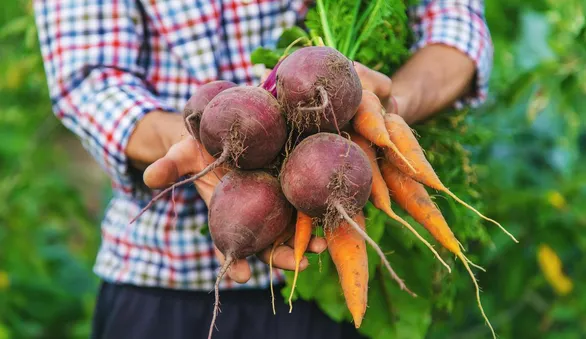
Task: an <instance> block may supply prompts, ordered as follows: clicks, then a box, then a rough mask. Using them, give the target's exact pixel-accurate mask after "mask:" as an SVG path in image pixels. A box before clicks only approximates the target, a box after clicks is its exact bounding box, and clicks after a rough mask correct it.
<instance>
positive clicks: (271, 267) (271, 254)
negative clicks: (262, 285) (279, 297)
mask: <svg viewBox="0 0 586 339" xmlns="http://www.w3.org/2000/svg"><path fill="white" fill-rule="evenodd" d="M275 248H277V243H276V242H275V244H274V245H273V248H272V249H271V253H270V255H269V279H270V281H271V283H270V284H271V305H272V306H273V315H276V314H277V311H276V310H275V291H274V289H273V254H274V252H275Z"/></svg>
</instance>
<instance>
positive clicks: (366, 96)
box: [352, 90, 416, 172]
mask: <svg viewBox="0 0 586 339" xmlns="http://www.w3.org/2000/svg"><path fill="white" fill-rule="evenodd" d="M383 112H384V111H383V107H382V106H381V103H380V100H379V99H378V97H377V96H376V94H374V93H372V92H371V91H368V90H362V101H361V102H360V106H358V110H357V111H356V114H355V115H354V118H353V119H352V127H353V128H354V130H355V131H356V132H357V133H358V134H360V135H361V136H363V137H364V138H366V139H368V140H369V141H370V142H372V143H373V144H375V145H377V146H379V147H384V148H387V149H389V150H391V151H392V152H393V153H394V154H395V155H396V156H397V157H398V158H399V159H401V161H402V162H403V165H405V166H407V167H408V168H409V169H410V170H411V171H413V172H416V170H415V168H413V166H412V165H411V164H410V163H409V161H408V160H407V159H406V158H405V156H404V155H403V154H402V153H401V152H400V151H399V149H397V146H396V145H395V144H394V143H393V141H391V139H390V137H389V132H387V130H386V128H385V121H384V119H383Z"/></svg>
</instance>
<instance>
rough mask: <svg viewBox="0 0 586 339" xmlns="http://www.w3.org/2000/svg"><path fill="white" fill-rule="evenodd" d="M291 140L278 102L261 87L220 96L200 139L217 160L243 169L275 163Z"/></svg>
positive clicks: (207, 115) (203, 121)
mask: <svg viewBox="0 0 586 339" xmlns="http://www.w3.org/2000/svg"><path fill="white" fill-rule="evenodd" d="M286 138H287V127H286V123H285V118H284V117H283V115H282V114H281V107H280V105H279V103H278V101H277V100H276V99H275V97H273V96H272V95H271V94H270V93H269V92H267V91H266V90H264V89H262V88H259V87H252V86H246V87H235V88H230V89H227V90H225V91H223V92H222V93H220V94H218V95H217V96H216V97H215V98H214V99H212V100H211V101H210V102H209V104H208V105H207V107H206V109H205V110H204V113H203V115H202V118H201V124H200V139H201V142H202V144H203V146H204V147H205V149H206V150H207V151H208V152H209V153H210V154H211V155H214V156H219V159H220V158H225V159H226V160H230V161H232V162H233V163H234V165H236V166H237V167H239V168H242V169H259V168H263V167H264V166H267V165H268V164H269V163H270V162H272V161H273V160H274V159H275V157H276V156H277V155H278V154H279V152H280V151H281V148H282V147H283V145H284V144H285V141H286Z"/></svg>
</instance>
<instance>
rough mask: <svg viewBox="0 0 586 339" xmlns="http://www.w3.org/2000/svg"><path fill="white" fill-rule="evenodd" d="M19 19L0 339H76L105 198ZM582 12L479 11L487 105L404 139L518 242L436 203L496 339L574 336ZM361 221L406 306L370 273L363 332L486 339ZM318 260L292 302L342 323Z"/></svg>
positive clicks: (417, 263) (421, 257)
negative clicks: (491, 48)
mask: <svg viewBox="0 0 586 339" xmlns="http://www.w3.org/2000/svg"><path fill="white" fill-rule="evenodd" d="M30 6H31V4H30V2H29V1H23V0H20V1H12V2H7V3H5V4H4V5H3V11H0V202H2V203H1V204H0V339H5V338H87V334H88V331H89V326H90V323H91V314H92V307H93V302H94V297H95V292H96V287H97V284H96V282H97V279H96V278H95V277H94V275H93V273H92V271H91V267H92V264H93V260H94V258H95V254H96V250H97V245H98V243H99V234H100V233H99V221H100V219H101V216H102V213H103V208H104V206H105V202H107V199H108V197H109V194H110V192H109V190H108V183H107V181H106V180H105V178H104V177H103V175H102V174H101V172H100V170H99V169H97V165H95V164H94V162H93V161H92V160H91V159H89V157H88V156H87V155H86V154H85V151H83V149H81V147H80V146H79V142H78V141H77V140H76V139H75V138H73V136H72V135H71V133H69V132H68V131H67V130H66V129H65V128H63V127H62V126H61V125H60V124H59V122H58V121H57V120H56V119H55V118H54V117H53V115H52V114H51V107H50V101H49V97H48V92H47V86H46V83H45V78H44V71H43V68H42V59H41V56H40V53H39V47H38V42H37V36H36V31H35V27H34V20H33V16H32V11H31V7H30ZM585 6H586V3H585V2H583V1H580V0H567V1H563V2H554V1H553V0H531V1H523V0H507V1H505V0H487V1H486V15H487V19H488V22H489V27H490V29H491V34H492V38H493V41H494V44H495V55H494V69H493V74H492V78H491V93H490V98H489V100H488V102H487V104H486V105H485V106H484V107H483V108H482V109H480V110H475V111H472V112H458V113H451V114H447V115H444V116H440V117H439V118H437V119H434V121H432V122H431V123H429V124H426V125H424V126H418V127H417V131H418V132H419V134H420V135H422V146H424V147H425V148H426V149H428V155H429V156H430V158H431V160H432V162H433V164H434V167H437V168H439V169H441V170H438V172H439V174H440V175H441V176H442V179H443V178H445V181H446V182H447V183H449V186H450V188H451V189H452V190H453V191H454V192H455V193H456V194H459V195H461V196H462V197H465V198H467V199H468V200H470V202H472V203H473V204H474V206H476V207H478V208H479V209H480V210H481V211H483V212H486V214H487V215H489V216H491V217H494V218H495V219H496V220H499V221H500V222H502V223H503V225H505V226H506V227H507V228H508V229H509V230H510V231H512V232H513V233H514V234H515V235H516V236H517V238H518V239H519V240H520V242H521V243H520V244H514V243H513V242H511V241H510V239H508V238H507V237H506V236H505V235H504V234H502V233H501V232H500V231H499V230H498V229H496V227H494V226H492V225H490V224H485V223H481V222H480V221H479V220H478V218H476V217H475V215H474V214H472V213H471V212H469V211H467V210H466V209H464V208H462V207H460V206H458V205H455V204H454V203H453V202H452V201H451V200H450V199H446V198H444V197H443V196H441V195H439V194H436V202H437V203H438V205H440V207H441V208H442V211H444V212H445V214H446V218H447V219H448V221H449V222H450V224H451V225H452V226H453V227H454V230H455V233H456V234H457V235H458V237H459V238H460V239H461V240H462V242H463V243H464V244H465V245H466V247H467V249H468V253H467V254H468V255H469V257H470V259H472V260H473V261H475V262H477V263H479V264H481V265H482V266H484V267H485V268H486V269H487V270H488V272H487V273H482V272H478V274H477V277H478V278H479V281H480V285H481V287H482V288H483V292H482V299H483V304H484V307H485V309H486V311H487V314H488V315H489V317H490V319H491V321H492V323H493V325H494V326H495V329H496V330H497V333H498V334H499V335H500V337H501V338H515V337H519V338H556V339H557V338H562V339H564V338H578V337H584V336H585V335H586V325H585V324H586V319H585V318H586V316H585V315H586V290H585V287H583V286H582V284H580V282H581V281H584V280H585V279H586V262H585V261H586V259H585V255H584V254H585V253H586V236H585V235H584V234H585V232H584V231H585V230H586V209H585V208H584V206H586V173H584V171H581V169H582V168H583V167H584V165H586V161H585V160H586V157H585V156H584V149H585V148H586V134H585V133H584V128H583V124H582V121H583V120H584V118H586V110H585V108H586V107H584V105H586V103H584V100H583V98H584V95H585V94H586V93H585V92H586V67H585V65H586V41H585V40H586V26H585V21H584V18H585V15H584V14H585V9H586V7H585ZM367 52H368V50H367ZM363 53H366V52H363ZM397 62H398V60H397ZM389 69H392V68H389ZM82 166H83V167H82ZM80 168H82V170H80ZM80 172H82V174H83V175H79V173H80ZM397 209H398V208H397ZM369 211H370V212H371V213H370V218H371V224H372V225H373V226H372V227H371V229H370V232H371V234H372V235H373V236H377V237H379V239H381V242H382V243H384V244H385V247H384V249H385V250H388V251H391V253H389V259H390V260H391V262H392V264H393V265H394V267H395V268H396V269H397V271H398V273H400V274H401V275H403V276H404V277H405V278H406V280H407V282H408V283H409V284H410V286H411V287H412V288H413V289H414V290H416V292H418V294H419V295H420V297H419V298H417V299H415V300H413V299H412V298H411V297H409V296H408V295H406V294H405V293H401V292H400V291H398V290H397V289H396V287H395V286H394V284H393V283H392V282H391V281H390V279H388V278H385V279H381V278H380V276H381V275H383V273H381V272H380V271H379V270H378V269H377V267H376V265H375V264H376V262H374V260H371V262H373V264H372V265H371V276H372V277H377V278H375V279H372V280H371V281H372V282H373V283H372V284H371V287H370V292H369V293H370V307H369V309H368V311H367V314H366V318H365V321H364V324H363V330H364V332H365V333H367V334H370V335H372V336H373V337H376V338H409V339H411V338H424V337H426V338H447V337H449V338H485V337H487V335H488V334H489V333H488V332H487V331H488V329H487V327H486V326H485V325H484V324H483V322H482V319H481V317H480V315H479V312H478V311H477V309H476V306H475V303H474V299H473V297H474V294H473V293H474V291H473V288H472V284H471V282H470V280H469V278H468V277H467V276H466V275H465V273H464V271H463V269H462V267H461V265H459V264H458V263H455V265H454V268H455V270H454V273H453V274H451V275H446V273H445V272H444V271H445V270H442V269H441V267H440V266H439V265H438V264H437V263H436V262H435V261H434V259H433V257H432V256H431V255H430V254H429V253H428V252H426V251H425V249H424V248H422V247H421V246H420V245H419V244H417V243H416V242H415V241H414V240H413V237H412V236H410V235H409V234H408V233H406V232H404V231H403V230H402V229H401V228H399V227H395V226H393V225H394V224H392V223H391V222H387V221H385V218H384V217H383V216H382V215H379V214H376V213H372V210H369ZM409 221H412V220H409ZM419 229H420V230H421V228H419ZM444 257H445V258H451V256H449V255H448V254H447V253H444ZM318 259H320V258H317V257H314V258H312V261H314V263H315V264H314V265H311V266H310V267H312V268H311V269H312V270H314V271H313V273H315V274H312V275H311V276H310V274H309V272H308V273H304V274H301V275H300V280H303V279H305V283H303V281H301V282H300V284H299V285H298V293H299V295H300V296H301V297H303V298H308V299H314V300H316V301H317V302H318V303H319V305H320V306H321V307H322V308H323V309H324V310H325V311H326V312H327V313H328V314H330V315H331V316H332V317H333V318H335V319H343V318H346V317H347V315H346V313H345V312H346V311H345V307H344V306H343V298H342V295H341V293H339V290H338V287H337V285H338V283H337V281H336V280H335V279H331V277H330V279H327V277H328V272H331V270H333V267H332V266H331V263H330V262H329V261H328V260H325V259H327V258H325V256H324V255H322V257H321V273H320V272H319V267H320V265H318V261H320V260H318ZM558 259H559V264H560V265H561V271H560V270H558V267H557V264H558V261H557V260H558ZM312 285H313V286H320V290H319V291H316V290H314V289H312V288H309V286H312ZM287 292H288V290H286V289H285V291H283V293H285V294H287Z"/></svg>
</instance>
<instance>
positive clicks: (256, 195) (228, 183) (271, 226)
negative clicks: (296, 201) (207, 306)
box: [208, 171, 293, 338]
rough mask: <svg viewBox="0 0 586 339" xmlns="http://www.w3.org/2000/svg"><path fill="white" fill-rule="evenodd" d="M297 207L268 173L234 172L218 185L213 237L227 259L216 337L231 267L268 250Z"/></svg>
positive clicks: (211, 220) (214, 198)
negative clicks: (237, 261)
mask: <svg viewBox="0 0 586 339" xmlns="http://www.w3.org/2000/svg"><path fill="white" fill-rule="evenodd" d="M292 215H293V206H291V204H290V203H289V202H288V201H287V199H286V198H285V196H284V195H283V192H282V191H281V187H280V185H279V180H277V178H275V177H273V176H271V175H270V174H268V173H266V172H264V171H232V172H230V173H228V174H227V175H226V176H224V177H223V179H222V182H221V183H220V184H219V185H218V186H216V188H215V190H214V194H213V196H212V199H211V201H210V206H209V222H208V224H209V229H210V235H211V237H212V239H213V241H214V244H215V245H216V247H217V248H218V249H219V250H220V251H221V252H222V254H224V256H225V258H226V260H225V262H224V265H222V268H221V269H220V272H219V273H218V276H217V279H216V284H215V293H216V303H215V307H214V316H213V319H212V323H211V326H210V332H209V337H210V338H211V336H212V331H213V328H214V323H215V319H216V317H217V312H218V307H219V284H220V281H221V280H222V277H223V276H224V275H225V274H226V271H227V270H228V268H229V267H230V265H231V264H232V263H233V262H234V260H236V259H243V258H246V257H248V256H250V255H253V254H255V253H257V252H260V251H262V250H263V249H266V248H268V247H269V246H270V245H271V244H272V243H273V242H274V241H275V240H276V239H277V237H279V236H280V235H281V234H282V233H283V232H284V231H285V230H286V229H287V226H288V225H289V223H290V221H291V218H292Z"/></svg>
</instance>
